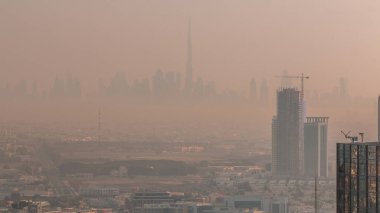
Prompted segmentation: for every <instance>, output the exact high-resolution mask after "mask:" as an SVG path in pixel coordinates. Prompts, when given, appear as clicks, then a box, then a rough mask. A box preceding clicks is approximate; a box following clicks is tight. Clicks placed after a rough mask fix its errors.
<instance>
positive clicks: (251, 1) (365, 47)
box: [0, 0, 380, 95]
mask: <svg viewBox="0 0 380 213" xmlns="http://www.w3.org/2000/svg"><path fill="white" fill-rule="evenodd" d="M189 17H191V20H192V29H193V62H194V63H193V64H194V76H195V77H197V76H202V77H204V78H205V79H209V80H215V81H216V82H217V85H219V87H222V88H224V87H227V88H236V89H241V90H243V89H246V87H247V86H248V82H249V79H250V78H251V77H254V76H255V77H256V79H257V81H259V82H260V80H261V78H267V79H268V80H270V81H275V79H274V77H273V76H274V75H277V74H280V73H281V72H282V70H283V69H287V70H288V72H289V73H294V74H297V73H300V72H305V73H308V74H310V75H311V76H312V79H311V80H310V81H309V82H308V87H309V88H310V87H312V88H313V89H322V90H325V91H327V90H331V89H332V87H334V86H336V84H337V83H338V79H339V77H341V76H347V77H348V78H349V85H350V86H351V87H350V89H349V90H350V92H351V93H354V94H358V93H368V94H369V95H375V94H377V93H378V92H379V91H380V83H379V82H380V60H378V59H379V57H380V1H376V0H362V1H357V0H344V1H343V0H318V1H305V0H286V1H283V0H277V1H274V0H193V1H186V0H149V1H148V0H134V1H128V0H112V1H105V0H104V1H100V0H86V1H79V0H78V1H77V0H61V1H51V0H45V1H39V0H34V1H27V0H25V1H14V0H2V1H0V27H1V30H0V79H1V80H0V83H2V82H5V81H7V80H10V81H16V80H19V79H32V80H37V81H38V82H39V84H40V85H41V84H42V85H44V86H45V87H46V86H48V84H47V83H46V82H48V81H49V82H50V81H52V80H53V79H54V78H55V76H56V75H61V76H65V75H66V73H67V72H71V73H72V74H74V75H76V76H78V77H79V78H80V79H82V83H83V85H84V87H85V88H94V87H95V85H96V83H97V79H98V78H99V77H102V78H104V79H105V80H108V79H109V78H110V77H111V75H113V73H115V72H117V71H125V72H126V74H127V77H128V78H129V80H130V81H131V80H133V79H135V78H141V77H148V76H149V77H150V76H151V74H152V73H153V72H154V71H155V70H156V69H157V68H158V67H161V68H162V69H163V70H169V71H182V72H184V70H185V64H186V55H185V54H186V36H187V23H188V20H189Z"/></svg>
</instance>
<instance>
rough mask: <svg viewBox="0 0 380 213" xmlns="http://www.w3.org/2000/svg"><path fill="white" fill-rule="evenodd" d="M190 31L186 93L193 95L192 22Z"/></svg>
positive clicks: (188, 37) (188, 36)
mask: <svg viewBox="0 0 380 213" xmlns="http://www.w3.org/2000/svg"><path fill="white" fill-rule="evenodd" d="M188 27H189V29H188V35H187V62H186V76H185V93H186V94H191V92H192V90H193V51H192V44H191V22H190V21H189V26H188Z"/></svg>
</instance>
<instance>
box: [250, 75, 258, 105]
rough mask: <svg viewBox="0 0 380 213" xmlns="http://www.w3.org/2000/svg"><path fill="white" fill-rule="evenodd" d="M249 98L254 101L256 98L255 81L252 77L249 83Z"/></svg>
mask: <svg viewBox="0 0 380 213" xmlns="http://www.w3.org/2000/svg"><path fill="white" fill-rule="evenodd" d="M249 98H250V99H251V100H253V101H256V98H257V89H256V81H255V79H254V78H252V80H251V82H250V84H249Z"/></svg>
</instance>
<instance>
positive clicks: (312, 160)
mask: <svg viewBox="0 0 380 213" xmlns="http://www.w3.org/2000/svg"><path fill="white" fill-rule="evenodd" d="M327 130H328V117H307V118H306V123H305V126H304V150H305V152H304V167H305V168H304V171H305V175H306V176H310V177H314V176H318V177H327V176H328V156H327V148H328V143H327Z"/></svg>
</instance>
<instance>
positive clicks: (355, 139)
mask: <svg viewBox="0 0 380 213" xmlns="http://www.w3.org/2000/svg"><path fill="white" fill-rule="evenodd" d="M340 132H341V133H342V134H343V135H344V137H345V138H347V139H349V140H350V141H351V142H352V143H355V142H357V141H358V137H357V136H350V132H351V131H348V132H347V133H344V132H343V131H340ZM360 135H361V134H360ZM363 136H364V134H363Z"/></svg>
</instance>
